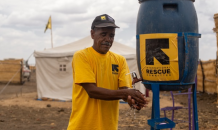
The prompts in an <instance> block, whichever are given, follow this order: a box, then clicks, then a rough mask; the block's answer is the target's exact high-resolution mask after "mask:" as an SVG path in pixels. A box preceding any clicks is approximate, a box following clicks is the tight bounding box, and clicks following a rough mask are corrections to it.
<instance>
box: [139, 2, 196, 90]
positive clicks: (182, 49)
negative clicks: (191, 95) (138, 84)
mask: <svg viewBox="0 0 218 130" xmlns="http://www.w3.org/2000/svg"><path fill="white" fill-rule="evenodd" d="M139 3H140V8H139V12H138V18H137V29H136V33H137V44H136V48H137V64H138V68H139V72H140V76H141V77H142V78H143V82H144V83H145V84H144V85H145V87H146V88H149V89H151V84H152V83H162V85H161V86H160V90H161V91H175V90H183V89H187V88H189V87H190V86H191V85H187V84H186V83H193V82H194V81H195V77H196V73H197V66H198V58H199V44H198V43H199V40H198V38H199V37H198V36H199V35H198V36H197V35H196V34H198V19H197V14H196V10H195V7H194V4H193V0H139ZM168 34H170V35H171V34H172V36H170V35H168ZM174 34H175V35H174ZM168 36H169V38H167V37H168ZM175 36H176V37H175ZM170 37H171V38H170ZM175 39H176V42H177V43H176V42H175V43H176V44H175V45H176V46H175V47H174V51H175V49H177V52H176V51H175V52H172V51H169V50H168V49H169V48H171V49H172V47H169V46H172V45H174V41H175ZM170 42H171V43H170ZM144 44H146V45H144ZM169 44H172V45H169ZM170 53H171V54H170ZM172 53H175V55H178V57H177V58H176V56H175V57H174V56H173V55H174V54H172ZM169 55H172V57H174V58H171V57H170V56H169ZM171 63H172V64H174V65H173V66H174V67H172V65H171V66H170V65H169V64H171ZM155 64H157V66H155ZM168 67H169V68H168ZM175 67H177V68H176V69H178V72H177V70H176V69H175ZM170 69H171V70H170ZM149 76H150V77H149ZM152 76H153V77H152ZM158 76H160V77H158ZM167 76H168V77H167ZM164 83H166V85H164ZM167 84H177V85H167ZM178 84H181V85H178ZM184 84H186V85H184Z"/></svg>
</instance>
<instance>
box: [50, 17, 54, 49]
mask: <svg viewBox="0 0 218 130" xmlns="http://www.w3.org/2000/svg"><path fill="white" fill-rule="evenodd" d="M50 17H51V16H50ZM51 48H53V36H52V20H51Z"/></svg>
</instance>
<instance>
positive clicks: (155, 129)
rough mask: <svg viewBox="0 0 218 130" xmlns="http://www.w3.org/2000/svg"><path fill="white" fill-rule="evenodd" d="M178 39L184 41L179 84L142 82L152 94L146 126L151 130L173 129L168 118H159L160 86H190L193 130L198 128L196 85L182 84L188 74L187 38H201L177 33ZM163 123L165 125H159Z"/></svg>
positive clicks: (173, 125) (196, 35) (172, 123)
mask: <svg viewBox="0 0 218 130" xmlns="http://www.w3.org/2000/svg"><path fill="white" fill-rule="evenodd" d="M177 34H178V37H184V41H185V70H184V74H183V77H182V80H181V82H180V83H151V82H146V81H143V82H142V83H143V84H151V89H152V92H153V98H152V116H151V120H148V124H149V125H150V126H151V130H159V129H165V128H174V127H175V123H174V122H173V121H171V120H170V119H168V118H160V100H159V91H160V85H192V92H193V98H192V99H193V114H194V116H193V117H194V126H195V130H199V128H198V112H197V94H196V89H197V88H196V84H195V83H184V80H185V79H186V76H187V74H188V64H189V63H188V60H189V56H188V54H189V48H188V37H198V38H200V37H201V34H198V33H177ZM136 38H137V39H139V35H136ZM161 123H165V124H161Z"/></svg>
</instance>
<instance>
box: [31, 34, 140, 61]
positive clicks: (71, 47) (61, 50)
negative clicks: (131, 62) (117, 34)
mask: <svg viewBox="0 0 218 130" xmlns="http://www.w3.org/2000/svg"><path fill="white" fill-rule="evenodd" d="M92 45H93V39H92V38H91V36H87V37H85V38H83V39H81V40H78V41H76V42H73V43H69V44H66V45H63V46H59V47H55V48H51V49H47V50H43V51H35V52H34V56H35V57H64V56H73V54H74V53H75V52H76V51H78V50H82V49H85V48H87V47H90V46H92ZM110 51H112V52H114V53H117V54H120V55H122V56H124V57H125V58H126V59H129V58H135V54H136V51H135V49H134V48H132V47H129V46H126V45H123V44H121V43H118V42H116V41H114V42H113V45H112V47H111V48H110Z"/></svg>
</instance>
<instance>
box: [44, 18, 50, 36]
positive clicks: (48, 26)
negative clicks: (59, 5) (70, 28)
mask: <svg viewBox="0 0 218 130" xmlns="http://www.w3.org/2000/svg"><path fill="white" fill-rule="evenodd" d="M51 28H52V26H51V16H50V17H49V19H48V23H47V24H46V27H45V31H44V33H45V32H46V30H47V29H51Z"/></svg>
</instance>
